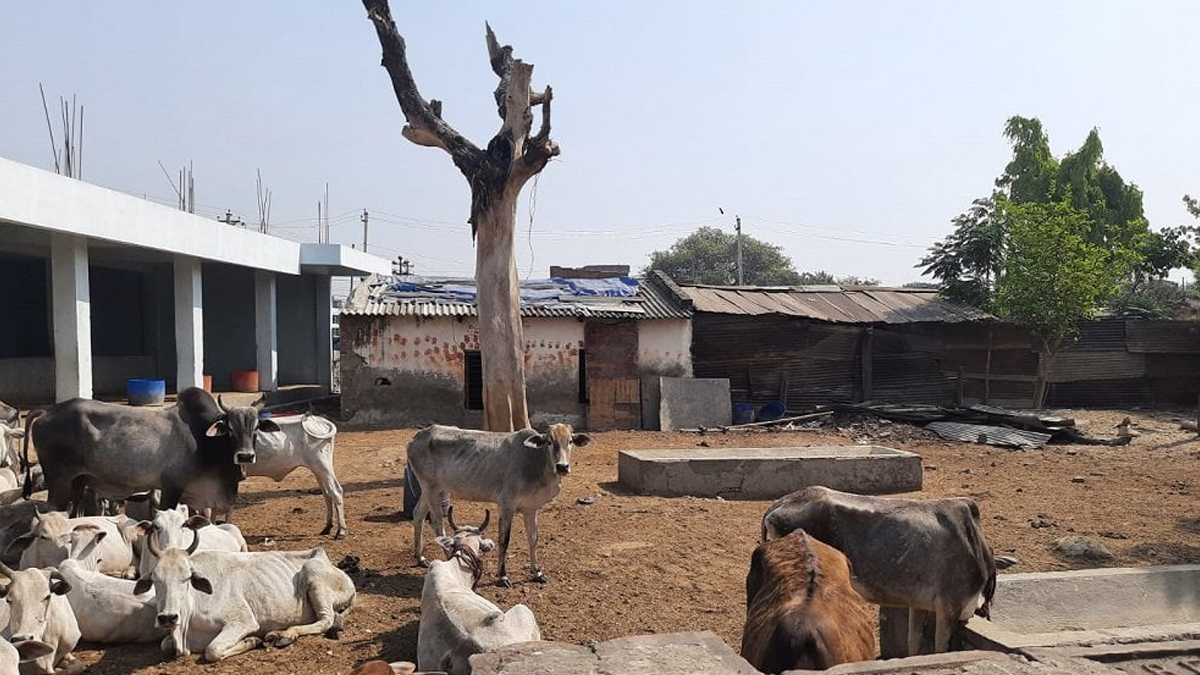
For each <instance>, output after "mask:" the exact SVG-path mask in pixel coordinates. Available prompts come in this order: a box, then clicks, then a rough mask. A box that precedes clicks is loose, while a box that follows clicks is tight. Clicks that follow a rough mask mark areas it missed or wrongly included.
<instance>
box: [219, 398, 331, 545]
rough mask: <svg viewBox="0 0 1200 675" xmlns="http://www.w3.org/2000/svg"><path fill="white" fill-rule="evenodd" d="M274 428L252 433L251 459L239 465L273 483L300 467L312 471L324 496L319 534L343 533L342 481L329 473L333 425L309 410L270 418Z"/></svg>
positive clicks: (248, 472)
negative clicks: (323, 509) (250, 461)
mask: <svg viewBox="0 0 1200 675" xmlns="http://www.w3.org/2000/svg"><path fill="white" fill-rule="evenodd" d="M271 419H272V421H274V422H275V424H276V425H277V426H278V430H274V431H266V430H263V429H259V430H258V432H257V433H255V435H254V461H253V462H252V463H250V464H243V465H242V468H244V469H245V471H246V475H247V476H266V477H268V478H271V479H274V480H275V481H276V482H278V481H281V480H283V479H284V478H286V477H287V476H288V474H290V473H291V472H293V471H295V470H296V469H298V468H300V467H305V468H306V469H308V470H309V471H311V472H312V474H313V476H314V477H316V479H317V484H318V485H319V486H320V487H321V494H322V495H324V497H325V529H323V530H321V534H329V533H330V532H331V531H333V525H334V521H335V520H336V521H337V530H336V531H335V532H334V537H333V538H334V539H341V538H342V537H344V536H345V535H346V513H345V507H344V506H343V500H342V484H341V483H339V482H338V479H337V476H336V475H334V472H333V446H334V441H335V438H336V436H337V426H336V425H335V424H334V423H333V422H331V421H329V420H328V419H325V418H324V417H321V416H320V415H314V414H312V413H305V414H304V415H302V416H299V417H273V418H271Z"/></svg>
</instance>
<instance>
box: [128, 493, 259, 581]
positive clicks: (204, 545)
mask: <svg viewBox="0 0 1200 675" xmlns="http://www.w3.org/2000/svg"><path fill="white" fill-rule="evenodd" d="M187 530H191V531H193V532H194V533H195V534H196V535H198V537H199V542H200V544H199V546H198V550H201V551H233V552H238V551H246V550H247V548H246V539H245V538H244V537H243V536H242V531H241V530H240V529H238V526H237V525H234V524H232V523H225V524H223V525H213V524H212V523H211V522H209V520H208V518H205V517H204V516H199V515H197V516H192V517H190V518H189V517H188V508H187V507H186V506H182V505H181V506H178V507H176V508H173V509H168V510H166V511H159V512H158V513H157V514H155V516H154V519H153V520H149V521H145V520H144V521H142V522H140V523H138V524H137V532H138V534H140V535H141V541H140V542H139V543H140V549H139V555H138V576H142V577H145V576H149V574H150V573H151V572H153V571H154V565H155V564H157V563H158V556H156V555H154V553H152V551H165V550H167V549H169V548H183V547H184V546H185V545H186V542H187V541H188V539H189V537H188V536H187V534H186V531H187ZM152 539H153V540H154V547H153V549H152V548H151V547H150V540H152Z"/></svg>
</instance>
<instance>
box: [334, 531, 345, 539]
mask: <svg viewBox="0 0 1200 675" xmlns="http://www.w3.org/2000/svg"><path fill="white" fill-rule="evenodd" d="M333 538H334V539H345V538H346V531H345V530H338V533H337V534H335V535H333Z"/></svg>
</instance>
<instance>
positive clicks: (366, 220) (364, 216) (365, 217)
mask: <svg viewBox="0 0 1200 675" xmlns="http://www.w3.org/2000/svg"><path fill="white" fill-rule="evenodd" d="M361 220H362V224H363V253H366V252H367V224H368V223H369V222H370V220H371V216H370V214H368V213H367V210H366V209H363V214H362V218H361Z"/></svg>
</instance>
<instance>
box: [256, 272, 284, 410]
mask: <svg viewBox="0 0 1200 675" xmlns="http://www.w3.org/2000/svg"><path fill="white" fill-rule="evenodd" d="M278 316H279V315H278V305H277V303H276V293H275V273H274V272H267V271H264V270H255V272H254V342H255V345H256V346H257V363H258V366H257V367H258V386H259V388H260V389H262V390H263V391H275V390H276V389H278V388H279V342H278V340H279V337H278V332H279V318H278Z"/></svg>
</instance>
